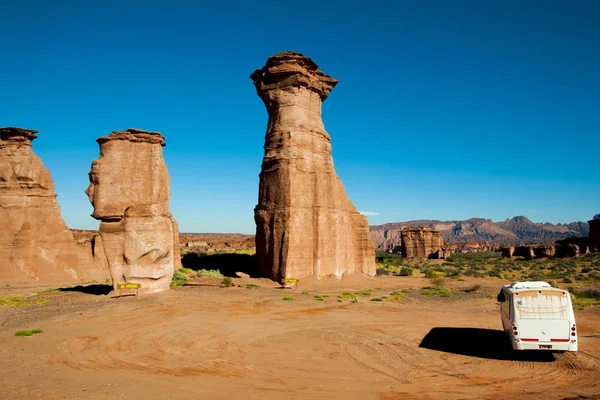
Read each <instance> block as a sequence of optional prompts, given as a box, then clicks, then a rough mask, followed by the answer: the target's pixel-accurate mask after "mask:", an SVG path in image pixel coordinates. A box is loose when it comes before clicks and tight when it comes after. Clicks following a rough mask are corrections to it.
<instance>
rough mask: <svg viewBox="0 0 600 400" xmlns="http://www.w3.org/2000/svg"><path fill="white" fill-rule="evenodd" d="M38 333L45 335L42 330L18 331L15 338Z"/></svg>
mask: <svg viewBox="0 0 600 400" xmlns="http://www.w3.org/2000/svg"><path fill="white" fill-rule="evenodd" d="M38 333H44V331H43V330H41V329H32V330H30V331H17V332H15V336H33V335H35V334H38Z"/></svg>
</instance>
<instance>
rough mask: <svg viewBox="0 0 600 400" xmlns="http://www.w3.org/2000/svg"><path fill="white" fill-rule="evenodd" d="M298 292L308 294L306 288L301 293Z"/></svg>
mask: <svg viewBox="0 0 600 400" xmlns="http://www.w3.org/2000/svg"><path fill="white" fill-rule="evenodd" d="M300 294H308V292H307V291H306V290H304V291H302V293H300Z"/></svg>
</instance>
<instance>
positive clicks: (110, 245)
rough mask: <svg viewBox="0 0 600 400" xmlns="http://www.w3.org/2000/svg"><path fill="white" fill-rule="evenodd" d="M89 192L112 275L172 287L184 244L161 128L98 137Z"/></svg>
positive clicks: (153, 287)
mask: <svg viewBox="0 0 600 400" xmlns="http://www.w3.org/2000/svg"><path fill="white" fill-rule="evenodd" d="M97 142H98V143H99V144H100V158H98V159H97V160H94V162H93V163H92V171H91V172H90V186H89V187H88V188H87V190H86V191H85V192H86V194H87V195H88V196H89V198H90V202H91V203H92V205H93V206H94V213H93V214H92V217H94V218H96V219H98V220H100V221H101V222H100V235H101V237H102V244H103V248H104V253H105V255H106V258H107V260H108V266H109V269H110V275H111V277H112V280H113V285H114V286H115V288H116V285H117V284H118V283H140V284H141V285H142V290H143V291H148V292H153V291H160V290H163V289H168V288H169V286H170V283H171V279H172V277H173V269H174V266H176V265H177V264H178V260H176V259H175V257H176V254H178V251H177V250H178V248H177V249H176V248H175V246H179V243H174V241H175V238H177V237H178V232H176V230H177V224H176V223H175V221H174V219H173V218H172V216H171V211H170V209H169V197H170V182H169V173H168V171H167V166H166V165H165V162H164V159H163V153H162V147H163V146H165V138H164V137H163V136H162V135H161V134H160V133H158V132H147V131H143V130H139V129H127V130H125V131H115V132H113V133H111V134H110V135H108V136H104V137H101V138H99V139H98V140H97Z"/></svg>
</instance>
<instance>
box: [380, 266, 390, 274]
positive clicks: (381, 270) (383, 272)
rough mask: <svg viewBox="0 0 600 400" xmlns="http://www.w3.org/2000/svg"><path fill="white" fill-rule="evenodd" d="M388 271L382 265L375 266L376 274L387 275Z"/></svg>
mask: <svg viewBox="0 0 600 400" xmlns="http://www.w3.org/2000/svg"><path fill="white" fill-rule="evenodd" d="M389 274H390V271H388V270H387V269H385V268H384V267H379V268H377V275H389Z"/></svg>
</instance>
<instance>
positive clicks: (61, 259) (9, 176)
mask: <svg viewBox="0 0 600 400" xmlns="http://www.w3.org/2000/svg"><path fill="white" fill-rule="evenodd" d="M37 132H38V131H34V130H30V129H21V128H12V127H9V128H0V281H3V282H4V281H28V280H35V281H40V282H64V281H68V282H71V281H74V280H76V279H80V278H83V277H87V276H86V275H85V273H84V274H82V273H80V272H79V271H78V257H77V248H76V246H75V240H74V238H73V235H72V234H71V231H69V229H68V228H67V226H66V225H65V223H64V221H63V219H62V216H61V213H60V208H59V206H58V203H57V202H56V193H55V191H54V182H53V181H52V177H51V176H50V172H49V171H48V170H47V169H46V167H44V164H42V160H41V159H40V158H39V157H38V156H36V155H35V154H34V153H33V151H32V150H31V142H32V141H33V140H34V139H35V138H37V136H36V133H37Z"/></svg>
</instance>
